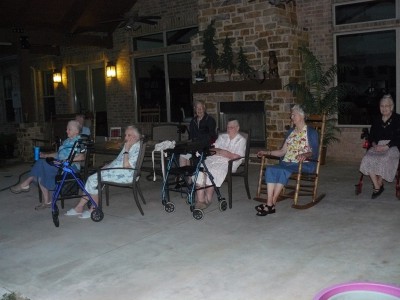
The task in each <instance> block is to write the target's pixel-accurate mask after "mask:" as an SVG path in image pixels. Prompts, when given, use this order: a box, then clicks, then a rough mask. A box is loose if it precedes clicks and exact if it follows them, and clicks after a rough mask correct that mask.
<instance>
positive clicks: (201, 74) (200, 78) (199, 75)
mask: <svg viewBox="0 0 400 300" xmlns="http://www.w3.org/2000/svg"><path fill="white" fill-rule="evenodd" d="M194 80H196V82H199V81H204V80H206V74H204V72H203V71H197V72H196V73H195V74H194Z"/></svg>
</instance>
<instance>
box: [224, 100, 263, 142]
mask: <svg viewBox="0 0 400 300" xmlns="http://www.w3.org/2000/svg"><path fill="white" fill-rule="evenodd" d="M231 118H235V119H237V120H238V121H239V123H240V129H241V130H249V129H250V130H251V143H250V146H251V147H265V136H266V134H265V133H266V132H265V109H264V101H235V102H220V103H219V122H218V126H219V130H220V131H226V122H227V121H228V120H229V119H231Z"/></svg>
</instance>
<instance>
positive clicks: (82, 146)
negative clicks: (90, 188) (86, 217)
mask: <svg viewBox="0 0 400 300" xmlns="http://www.w3.org/2000/svg"><path fill="white" fill-rule="evenodd" d="M86 146H87V139H84V138H81V139H79V140H77V141H76V142H75V143H74V145H73V147H72V150H71V152H70V154H69V156H68V158H67V159H66V160H57V159H54V158H50V157H49V158H46V162H47V163H48V164H50V165H52V166H54V167H57V168H59V169H60V171H61V175H57V176H59V177H58V179H59V180H57V184H56V189H55V190H54V192H53V197H52V200H51V214H52V217H53V223H54V225H55V226H56V227H59V226H60V222H59V219H58V215H59V209H58V206H57V200H58V197H59V195H60V193H61V190H62V188H63V186H64V184H65V183H66V181H71V179H73V180H75V182H76V184H78V186H79V188H80V189H81V190H82V192H83V193H84V194H85V195H86V196H87V198H88V199H89V200H88V201H89V202H88V205H89V206H91V207H93V210H92V213H91V216H90V217H91V219H92V220H93V221H94V222H100V221H101V220H102V219H103V218H104V213H103V211H102V209H101V207H100V206H99V205H97V203H96V202H95V201H94V200H93V198H92V196H91V195H90V194H89V193H88V192H87V191H86V189H85V183H84V182H83V180H82V179H81V178H80V176H79V175H78V174H76V170H75V169H74V167H73V161H74V158H75V155H76V154H77V153H85V152H86Z"/></svg>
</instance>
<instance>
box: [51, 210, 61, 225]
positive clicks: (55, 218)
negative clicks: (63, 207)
mask: <svg viewBox="0 0 400 300" xmlns="http://www.w3.org/2000/svg"><path fill="white" fill-rule="evenodd" d="M51 215H52V217H53V223H54V225H55V226H56V227H59V226H60V220H59V219H58V206H57V205H55V206H54V210H53V211H52V212H51Z"/></svg>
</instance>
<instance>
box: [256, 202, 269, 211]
mask: <svg viewBox="0 0 400 300" xmlns="http://www.w3.org/2000/svg"><path fill="white" fill-rule="evenodd" d="M265 206H266V204H264V203H261V204H260V205H257V206H255V207H254V208H255V209H256V211H261V210H264V209H265Z"/></svg>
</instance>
